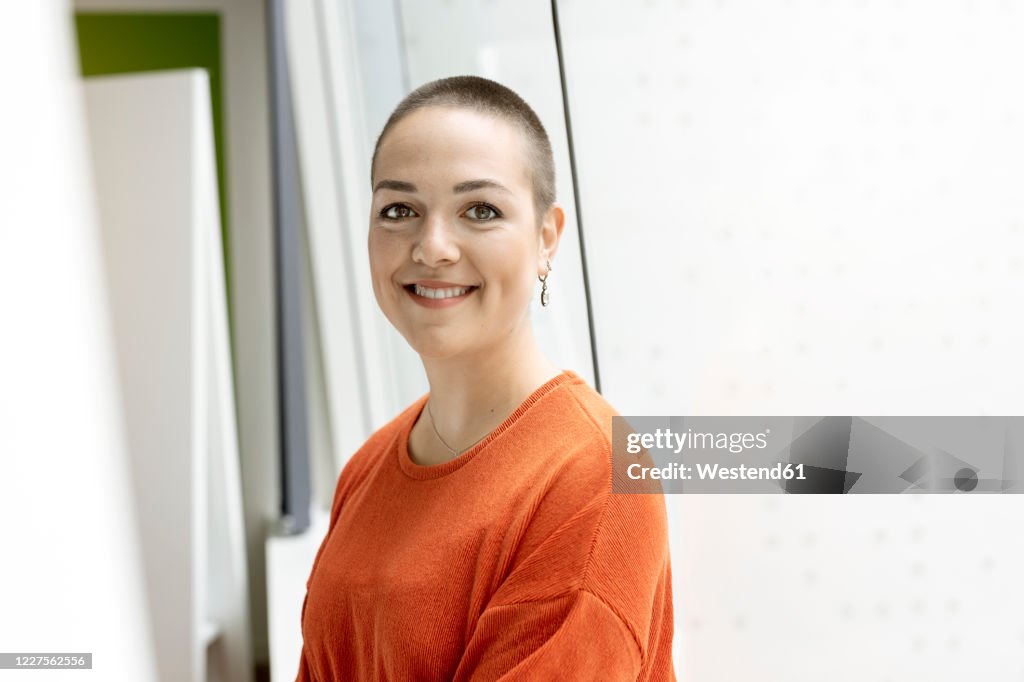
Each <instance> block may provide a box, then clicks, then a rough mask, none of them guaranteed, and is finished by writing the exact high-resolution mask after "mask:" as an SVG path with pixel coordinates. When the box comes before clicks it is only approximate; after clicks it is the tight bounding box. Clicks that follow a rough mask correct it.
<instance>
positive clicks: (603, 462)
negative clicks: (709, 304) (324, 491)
mask: <svg viewBox="0 0 1024 682" xmlns="http://www.w3.org/2000/svg"><path fill="white" fill-rule="evenodd" d="M428 397H429V394H428V395H424V396H422V397H420V398H419V399H418V400H417V401H416V402H414V403H413V404H412V405H411V406H409V407H408V408H407V409H406V410H404V411H403V412H402V413H401V414H400V415H398V417H396V418H395V419H394V420H392V421H391V422H390V423H389V424H387V425H386V426H384V427H382V428H381V429H380V430H378V431H377V432H376V433H374V434H373V435H372V436H371V437H370V439H369V440H368V441H367V442H366V443H365V444H364V445H363V446H362V447H361V448H360V449H359V450H358V451H357V452H356V453H355V454H354V455H353V456H352V458H351V459H350V461H349V462H348V464H346V466H345V468H344V470H343V471H342V472H341V476H340V477H339V479H338V485H337V489H336V491H335V496H334V502H333V505H332V508H331V520H330V529H329V530H328V533H327V536H326V538H325V539H324V541H323V543H322V545H321V546H320V549H319V551H318V552H317V555H316V559H315V560H314V562H313V569H312V571H311V573H310V577H309V580H308V581H307V583H306V588H307V591H306V597H305V600H304V602H303V605H302V635H303V647H302V657H301V660H300V662H299V672H298V677H297V680H300V681H307V680H309V681H313V680H315V681H320V682H325V681H327V680H402V681H405V680H457V681H463V680H479V681H483V680H542V681H543V680H612V681H616V680H674V679H675V674H674V671H673V668H672V627H673V622H672V573H671V566H670V563H669V551H668V529H667V522H666V517H665V501H664V498H663V497H662V496H661V495H642V494H634V495H629V494H613V493H612V491H611V488H612V484H611V481H612V463H611V445H610V443H611V420H612V416H613V415H615V414H617V413H616V412H615V411H614V409H613V408H612V407H611V406H610V405H609V404H608V403H607V402H606V401H605V400H604V398H602V397H601V396H600V394H598V393H597V392H595V391H594V390H593V389H592V388H590V387H589V386H588V385H587V384H586V383H585V382H584V381H583V380H582V379H581V378H580V377H579V376H577V375H576V374H575V373H573V372H571V371H568V370H567V371H564V372H563V373H562V374H560V375H558V376H557V377H555V378H553V379H551V380H550V381H548V382H547V383H546V384H544V385H543V386H541V387H540V388H538V389H537V390H536V391H534V393H533V394H532V395H530V397H529V398H527V399H526V400H525V401H524V402H523V403H522V404H521V405H520V406H519V408H517V409H516V410H515V412H514V413H513V414H511V415H510V416H509V417H508V418H507V419H506V420H505V421H504V422H503V423H502V424H501V425H500V426H499V427H498V428H497V429H495V430H494V431H493V432H492V433H491V434H490V435H488V436H487V437H486V438H484V440H482V441H481V442H480V443H478V444H476V445H475V446H474V447H473V448H471V449H470V450H469V451H467V452H465V453H463V454H461V455H460V456H458V457H456V458H455V459H453V460H451V461H449V462H445V463H444V464H440V465H436V466H420V465H418V464H416V463H415V462H413V461H412V460H411V459H410V458H409V453H408V442H409V433H410V431H411V430H412V426H413V424H414V423H415V421H416V419H417V417H418V416H419V414H420V412H421V411H422V410H423V407H424V405H425V404H426V401H427V398H428Z"/></svg>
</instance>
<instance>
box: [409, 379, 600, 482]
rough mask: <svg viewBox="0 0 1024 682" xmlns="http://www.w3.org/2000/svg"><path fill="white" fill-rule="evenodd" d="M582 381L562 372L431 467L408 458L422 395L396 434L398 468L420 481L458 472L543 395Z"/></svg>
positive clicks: (410, 409) (424, 401) (422, 405)
mask: <svg viewBox="0 0 1024 682" xmlns="http://www.w3.org/2000/svg"><path fill="white" fill-rule="evenodd" d="M582 381H583V379H581V378H580V376H579V375H578V374H576V373H575V372H573V371H572V370H569V369H564V370H562V372H561V374H557V375H555V376H554V377H552V378H551V379H548V380H547V381H546V382H545V383H543V384H542V385H541V386H540V387H539V388H537V389H536V390H535V391H534V392H533V393H531V394H530V395H529V396H528V397H527V398H526V399H525V400H524V401H523V402H521V403H520V404H519V407H517V408H516V409H515V410H514V411H513V412H512V414H510V415H509V416H508V417H506V418H505V420H504V421H503V422H501V424H499V425H498V426H497V427H496V428H495V429H494V430H493V431H491V432H490V433H489V434H487V435H486V436H484V438H483V440H481V441H480V442H479V443H477V444H476V445H474V446H473V447H471V448H470V449H469V450H466V451H465V452H463V453H462V454H460V455H459V456H458V457H455V458H453V459H450V460H448V461H447V462H442V463H441V464H431V465H423V464H417V463H416V462H414V461H412V458H411V457H410V456H409V435H410V434H411V433H412V427H413V425H414V424H415V423H416V420H417V419H419V417H420V414H422V413H423V409H424V407H425V406H426V404H427V400H428V399H429V398H430V393H429V392H428V393H425V394H423V395H422V396H420V397H419V398H418V399H417V400H416V402H414V403H413V404H412V405H411V406H410V407H409V412H408V414H409V417H408V418H407V419H406V420H405V423H404V424H403V425H402V430H401V431H400V432H399V434H398V448H397V450H398V465H399V466H400V467H401V469H402V471H403V472H405V473H406V474H407V475H408V476H409V477H411V478H415V479H420V480H425V479H432V478H440V477H442V476H447V475H448V474H450V473H452V472H454V471H458V470H459V469H461V468H462V467H463V466H465V465H466V463H467V462H469V461H470V460H472V459H473V458H474V457H476V455H477V453H478V452H480V451H481V450H483V449H484V448H486V447H487V446H488V445H490V444H491V442H493V441H494V440H495V439H496V438H497V437H498V436H500V435H501V434H502V433H504V432H505V431H507V430H508V429H509V428H510V427H511V426H512V425H513V424H515V423H516V422H517V421H519V419H520V418H521V417H522V416H523V415H524V414H526V412H527V410H529V409H530V408H531V407H533V406H534V405H535V404H536V403H537V401H539V400H540V399H541V398H543V397H544V396H545V395H547V394H548V393H550V392H551V391H553V390H554V389H556V388H558V387H559V386H561V385H562V384H565V383H580V382H582Z"/></svg>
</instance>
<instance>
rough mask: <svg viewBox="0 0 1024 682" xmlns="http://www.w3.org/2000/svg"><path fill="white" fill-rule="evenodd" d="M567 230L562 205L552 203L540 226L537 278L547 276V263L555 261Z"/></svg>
mask: <svg viewBox="0 0 1024 682" xmlns="http://www.w3.org/2000/svg"><path fill="white" fill-rule="evenodd" d="M564 229H565V210H563V209H562V206H561V204H559V203H557V202H556V203H552V204H551V206H549V207H548V210H547V211H546V212H545V213H544V219H543V221H541V226H540V253H539V254H538V260H537V276H538V277H543V276H544V275H545V274H547V271H548V264H547V261H549V260H554V258H555V252H556V251H558V243H559V241H560V240H561V238H562V230H564Z"/></svg>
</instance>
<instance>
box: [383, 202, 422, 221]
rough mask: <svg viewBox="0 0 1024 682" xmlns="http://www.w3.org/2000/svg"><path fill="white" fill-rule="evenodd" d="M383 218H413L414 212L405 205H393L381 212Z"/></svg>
mask: <svg viewBox="0 0 1024 682" xmlns="http://www.w3.org/2000/svg"><path fill="white" fill-rule="evenodd" d="M380 214H381V216H382V217H384V218H387V219H388V220H401V219H402V218H411V217H412V216H413V215H415V214H414V213H413V210H412V209H411V208H409V207H408V206H405V205H404V204H393V205H391V206H386V207H385V208H384V209H383V210H382V211H381V212H380Z"/></svg>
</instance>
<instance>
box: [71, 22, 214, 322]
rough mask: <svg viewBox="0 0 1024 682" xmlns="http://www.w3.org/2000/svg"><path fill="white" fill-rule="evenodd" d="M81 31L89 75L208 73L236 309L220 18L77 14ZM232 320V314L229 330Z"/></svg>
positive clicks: (83, 65)
mask: <svg viewBox="0 0 1024 682" xmlns="http://www.w3.org/2000/svg"><path fill="white" fill-rule="evenodd" d="M75 28H76V30H77V33H78V57H79V61H80V64H81V69H82V75H83V76H102V75H109V74H115V73H133V72H138V71H163V70H167V69H186V68H200V69H205V70H206V72H207V73H208V74H209V78H210V102H211V104H212V109H213V139H214V146H215V153H216V160H217V188H218V195H219V197H220V214H221V237H222V241H223V243H224V254H223V255H224V274H225V279H226V281H225V283H224V285H225V288H226V291H227V298H228V301H227V302H228V309H229V310H230V309H231V301H232V297H231V263H230V258H229V257H228V254H229V253H231V250H230V248H229V244H230V236H229V235H230V230H229V229H228V226H229V225H230V221H229V216H228V203H227V183H226V181H225V177H226V174H227V171H226V166H225V159H224V116H223V105H222V101H223V79H222V77H221V54H220V47H221V39H220V15H218V14H213V13H203V14H179V13H174V14H170V13H145V14H122V13H116V14H115V13H106V12H102V13H101V12H78V13H76V14H75ZM231 318H232V315H230V314H229V315H228V323H229V327H230V325H231ZM233 336H234V334H233V333H232V337H233Z"/></svg>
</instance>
